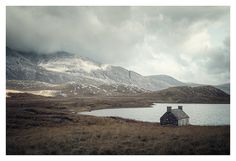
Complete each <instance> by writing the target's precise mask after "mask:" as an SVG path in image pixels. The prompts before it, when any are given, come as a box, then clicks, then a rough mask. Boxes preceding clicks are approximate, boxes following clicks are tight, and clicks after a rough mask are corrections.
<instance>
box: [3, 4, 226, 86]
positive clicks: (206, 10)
mask: <svg viewBox="0 0 236 161" xmlns="http://www.w3.org/2000/svg"><path fill="white" fill-rule="evenodd" d="M6 20H7V21H6V25H7V26H6V32H7V45H8V46H9V47H12V48H15V49H18V50H23V51H35V52H40V53H51V52H55V51H59V50H64V51H68V52H72V53H75V54H79V55H82V56H86V57H90V58H92V59H94V60H96V61H99V62H102V63H109V64H115V65H123V66H124V67H127V68H129V67H130V69H140V71H137V72H141V74H144V75H146V74H150V73H151V74H160V73H162V74H163V73H164V74H170V75H173V76H175V77H177V78H182V79H184V80H189V78H188V77H187V75H188V74H189V75H190V74H191V73H194V72H198V71H200V70H201V71H204V72H205V74H206V75H211V76H210V77H209V78H206V79H207V80H209V79H215V78H216V75H217V74H219V73H221V75H222V76H221V77H220V78H218V77H217V79H218V80H217V81H218V82H224V81H227V80H228V79H227V78H226V77H228V75H229V72H228V71H229V46H230V41H229V7H7V16H6ZM215 24H223V25H221V26H220V27H218V28H219V30H221V29H222V28H223V29H224V30H225V32H226V33H225V35H224V36H226V37H227V38H226V39H224V40H216V41H217V42H218V44H222V45H223V46H224V47H219V46H216V45H215V44H212V47H211V49H210V50H211V51H206V53H205V54H203V52H205V51H204V50H203V49H201V50H199V51H197V50H195V49H193V50H191V46H190V47H189V45H187V47H188V49H186V47H185V46H184V44H186V43H188V42H191V38H192V37H193V36H194V35H196V34H197V33H199V34H200V37H201V36H202V35H201V33H207V31H208V30H209V28H210V27H209V26H211V25H214V26H217V25H215ZM218 28H217V29H218ZM216 34H217V33H216ZM203 36H205V35H203ZM207 36H210V39H212V38H211V36H212V35H209V34H208V35H206V37H207ZM196 37H197V38H198V37H199V36H198V35H197V36H196ZM195 41H196V44H192V46H193V47H194V46H195V45H198V44H199V43H202V42H198V41H205V39H203V40H202V39H201V38H199V40H194V41H193V42H195ZM209 41H210V40H209ZM198 52H199V53H198ZM208 59H209V61H204V60H208ZM219 60H224V61H221V64H218V63H217V61H219ZM151 61H152V63H150V62H151ZM160 61H162V62H160ZM163 61H165V62H166V63H167V64H168V63H169V64H170V65H172V66H173V70H172V69H166V68H165V67H163V66H164V64H165V63H163ZM140 62H142V64H140ZM155 62H156V63H155ZM171 63H172V64H171ZM196 63H200V64H201V66H199V67H198V68H197V69H195V67H194V69H193V66H192V64H196ZM153 66H155V67H153ZM177 69H178V70H177ZM190 69H193V70H194V71H192V70H190ZM183 72H185V73H186V74H183ZM223 73H226V75H225V79H224V76H223V75H224V74H223ZM227 73H228V74H227ZM196 74H197V73H196ZM189 81H195V82H198V80H194V78H193V80H189ZM203 81H205V80H203Z"/></svg>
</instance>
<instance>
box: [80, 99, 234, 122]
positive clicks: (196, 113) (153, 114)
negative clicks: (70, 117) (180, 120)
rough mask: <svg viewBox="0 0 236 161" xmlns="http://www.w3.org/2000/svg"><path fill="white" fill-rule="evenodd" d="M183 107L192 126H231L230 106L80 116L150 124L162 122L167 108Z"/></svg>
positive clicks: (187, 106)
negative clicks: (110, 117) (161, 118)
mask: <svg viewBox="0 0 236 161" xmlns="http://www.w3.org/2000/svg"><path fill="white" fill-rule="evenodd" d="M178 105H183V110H184V111H185V112H186V113H187V114H188V115H189V117H190V124H192V125H229V124H230V104H163V103H156V104H154V105H153V106H151V107H148V108H117V109H102V110H94V111H91V112H81V113H80V114H85V115H93V116H117V117H122V118H128V119H135V120H140V121H148V122H160V117H161V116H162V115H163V114H164V113H165V112H166V107H167V106H172V109H174V108H178Z"/></svg>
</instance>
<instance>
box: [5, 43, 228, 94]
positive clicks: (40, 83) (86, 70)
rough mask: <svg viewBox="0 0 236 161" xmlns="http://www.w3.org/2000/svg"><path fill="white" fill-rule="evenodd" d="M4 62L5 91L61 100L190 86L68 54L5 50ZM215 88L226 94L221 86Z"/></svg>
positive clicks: (166, 77)
mask: <svg viewBox="0 0 236 161" xmlns="http://www.w3.org/2000/svg"><path fill="white" fill-rule="evenodd" d="M6 58H7V59H6V77H7V88H8V89H14V90H24V91H34V90H44V91H45V90H52V92H53V93H57V95H62V96H71V95H123V94H129V95H132V94H135V95H136V94H140V93H145V92H148V91H159V90H162V89H167V88H169V87H176V86H192V85H191V84H188V83H183V82H181V81H179V80H177V79H175V78H173V77H171V76H168V75H152V76H142V75H140V74H138V73H136V72H134V71H130V70H127V69H125V68H122V67H120V66H112V65H108V64H101V63H99V62H96V61H93V60H91V59H89V58H86V57H82V56H79V55H78V54H71V53H67V52H55V53H51V54H38V53H33V52H21V51H17V50H14V49H11V48H8V47H7V48H6ZM198 86H200V85H198ZM217 88H219V89H222V90H227V86H223V85H222V86H217ZM47 92H50V91H47Z"/></svg>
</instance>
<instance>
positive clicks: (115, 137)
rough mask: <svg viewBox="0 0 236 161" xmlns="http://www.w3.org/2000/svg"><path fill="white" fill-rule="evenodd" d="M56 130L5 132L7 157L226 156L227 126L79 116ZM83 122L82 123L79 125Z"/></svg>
mask: <svg viewBox="0 0 236 161" xmlns="http://www.w3.org/2000/svg"><path fill="white" fill-rule="evenodd" d="M80 120H81V122H78V123H72V124H67V125H62V126H57V127H33V128H28V129H8V130H7V154H229V153H230V137H229V135H230V128H229V126H216V127H207V126H185V127H175V126H166V127H163V126H160V125H159V124H157V123H144V122H136V121H131V120H124V119H120V118H98V117H92V116H80ZM82 120H83V121H82Z"/></svg>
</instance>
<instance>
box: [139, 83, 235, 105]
mask: <svg viewBox="0 0 236 161" xmlns="http://www.w3.org/2000/svg"><path fill="white" fill-rule="evenodd" d="M144 95H146V96H148V97H153V98H154V99H156V100H158V102H181V103H230V96H229V95H228V94H227V93H225V92H224V91H222V90H219V89H217V88H215V87H213V86H198V87H188V86H179V87H170V88H168V89H164V90H161V91H157V92H152V93H149V94H144Z"/></svg>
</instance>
